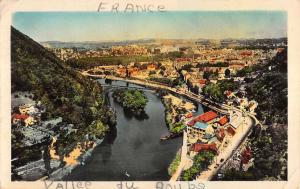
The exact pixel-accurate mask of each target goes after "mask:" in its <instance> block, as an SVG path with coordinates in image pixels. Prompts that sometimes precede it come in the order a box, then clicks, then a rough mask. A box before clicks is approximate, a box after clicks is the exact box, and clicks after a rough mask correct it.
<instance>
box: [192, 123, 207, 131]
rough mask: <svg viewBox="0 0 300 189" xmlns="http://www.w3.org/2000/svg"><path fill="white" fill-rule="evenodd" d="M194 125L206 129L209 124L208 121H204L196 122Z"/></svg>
mask: <svg viewBox="0 0 300 189" xmlns="http://www.w3.org/2000/svg"><path fill="white" fill-rule="evenodd" d="M194 127H195V128H197V129H203V130H205V129H206V128H207V127H208V124H207V123H202V122H196V123H195V125H194Z"/></svg>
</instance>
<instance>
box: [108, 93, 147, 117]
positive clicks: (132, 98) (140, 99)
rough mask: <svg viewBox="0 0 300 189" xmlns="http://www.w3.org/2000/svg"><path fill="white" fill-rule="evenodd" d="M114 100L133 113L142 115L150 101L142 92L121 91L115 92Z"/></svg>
mask: <svg viewBox="0 0 300 189" xmlns="http://www.w3.org/2000/svg"><path fill="white" fill-rule="evenodd" d="M113 98H114V99H115V100H116V101H117V102H119V103H121V104H122V106H123V107H124V108H126V109H129V110H131V111H132V112H133V113H141V112H142V111H144V108H145V107H146V105H147V102H148V99H147V97H146V95H145V94H144V93H143V91H141V90H131V89H119V90H116V91H114V93H113Z"/></svg>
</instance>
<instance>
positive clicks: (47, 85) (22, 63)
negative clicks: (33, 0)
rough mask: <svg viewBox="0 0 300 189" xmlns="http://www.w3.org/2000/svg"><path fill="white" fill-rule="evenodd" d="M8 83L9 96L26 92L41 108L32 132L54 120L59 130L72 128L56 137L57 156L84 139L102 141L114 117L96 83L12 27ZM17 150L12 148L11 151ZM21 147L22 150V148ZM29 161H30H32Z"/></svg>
mask: <svg viewBox="0 0 300 189" xmlns="http://www.w3.org/2000/svg"><path fill="white" fill-rule="evenodd" d="M11 79H12V81H11V90H12V93H16V92H20V91H25V92H29V93H31V94H33V100H34V101H35V102H38V101H40V102H41V104H42V105H43V106H44V107H45V111H44V112H43V113H42V114H41V121H39V124H37V125H34V127H33V128H39V127H41V125H42V123H43V122H44V121H47V120H51V119H54V118H58V117H61V118H62V123H63V124H62V126H64V125H67V124H68V125H70V124H71V125H73V126H74V127H73V129H74V130H76V132H71V133H67V132H58V133H57V134H58V139H57V142H56V147H57V149H58V154H59V155H60V156H63V155H65V154H67V153H68V152H69V151H71V150H72V146H74V145H76V143H77V142H79V141H82V139H83V138H84V137H85V136H87V135H89V136H90V138H94V139H95V138H98V139H99V138H103V137H104V135H105V132H106V131H107V130H108V129H109V126H110V125H113V124H114V114H113V112H112V111H111V110H110V109H109V108H108V107H106V106H105V105H104V102H103V97H102V88H101V86H100V85H98V83H97V82H96V81H94V80H91V79H89V78H85V77H83V76H82V75H80V74H79V73H77V72H76V71H74V70H73V69H72V68H70V67H68V66H67V65H65V63H64V62H62V61H61V60H59V59H58V58H57V57H56V56H55V55H54V54H53V53H51V52H49V51H47V50H46V49H45V48H44V47H43V46H41V45H40V44H38V43H37V42H35V41H33V40H32V39H30V38H29V37H27V36H25V35H24V34H22V33H21V32H19V31H18V30H16V29H15V28H13V27H12V28H11ZM60 129H61V128H60ZM12 132H13V133H14V128H13V129H12ZM37 137H38V136H37ZM17 142H19V143H20V141H17ZM19 143H18V145H20V144H19ZM18 147H20V146H16V145H15V143H13V144H12V148H13V149H14V150H15V149H19V148H18ZM21 147H23V148H24V144H21ZM12 151H13V150H12ZM13 152H14V153H13V156H18V155H20V154H22V150H21V148H20V149H19V151H13ZM17 153H18V154H17ZM29 156H30V155H29ZM20 157H21V156H20ZM29 159H30V160H31V161H32V158H30V157H29ZM23 163H24V162H23ZM25 163H26V162H25Z"/></svg>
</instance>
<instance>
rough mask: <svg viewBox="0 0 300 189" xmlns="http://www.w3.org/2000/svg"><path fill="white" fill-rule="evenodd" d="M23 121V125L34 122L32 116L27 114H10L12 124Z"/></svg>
mask: <svg viewBox="0 0 300 189" xmlns="http://www.w3.org/2000/svg"><path fill="white" fill-rule="evenodd" d="M21 122H24V123H25V126H29V125H33V124H35V123H36V120H35V119H34V118H33V117H32V116H29V115H28V114H13V115H12V123H13V124H18V123H21Z"/></svg>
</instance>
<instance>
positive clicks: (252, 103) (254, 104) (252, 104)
mask: <svg viewBox="0 0 300 189" xmlns="http://www.w3.org/2000/svg"><path fill="white" fill-rule="evenodd" d="M257 105H258V103H257V102H256V101H255V100H251V101H250V102H249V105H248V109H249V112H251V113H254V111H255V109H256V108H257Z"/></svg>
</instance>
